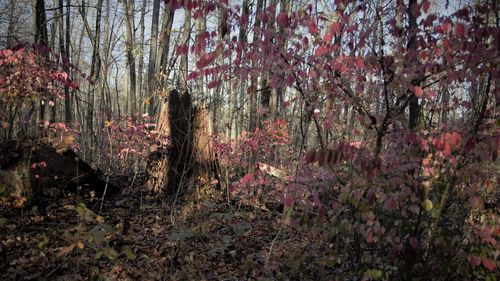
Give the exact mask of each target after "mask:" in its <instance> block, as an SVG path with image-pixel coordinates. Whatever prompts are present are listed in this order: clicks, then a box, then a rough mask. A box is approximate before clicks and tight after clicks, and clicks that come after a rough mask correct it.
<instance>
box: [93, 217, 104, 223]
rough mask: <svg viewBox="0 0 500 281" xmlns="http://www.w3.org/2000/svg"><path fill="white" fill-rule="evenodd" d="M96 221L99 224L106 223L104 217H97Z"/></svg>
mask: <svg viewBox="0 0 500 281" xmlns="http://www.w3.org/2000/svg"><path fill="white" fill-rule="evenodd" d="M95 220H96V221H97V222H98V223H104V217H103V216H97V217H96V218H95Z"/></svg>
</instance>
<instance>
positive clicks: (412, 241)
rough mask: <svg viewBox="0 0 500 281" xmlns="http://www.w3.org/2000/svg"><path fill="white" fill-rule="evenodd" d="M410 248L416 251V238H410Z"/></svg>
mask: <svg viewBox="0 0 500 281" xmlns="http://www.w3.org/2000/svg"><path fill="white" fill-rule="evenodd" d="M410 246H411V247H412V248H413V249H414V250H418V240H417V238H415V237H410Z"/></svg>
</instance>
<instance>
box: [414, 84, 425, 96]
mask: <svg viewBox="0 0 500 281" xmlns="http://www.w3.org/2000/svg"><path fill="white" fill-rule="evenodd" d="M414 91H415V96H416V97H417V98H419V97H421V96H422V94H423V91H422V88H421V87H419V86H415V89H414Z"/></svg>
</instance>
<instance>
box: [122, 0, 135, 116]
mask: <svg viewBox="0 0 500 281" xmlns="http://www.w3.org/2000/svg"><path fill="white" fill-rule="evenodd" d="M123 6H124V9H125V26H126V29H127V42H126V44H125V46H126V53H127V69H128V71H129V97H128V100H129V114H130V116H132V118H134V116H135V114H136V113H137V98H136V91H137V80H136V72H135V55H134V53H135V24H134V2H133V0H124V1H123Z"/></svg>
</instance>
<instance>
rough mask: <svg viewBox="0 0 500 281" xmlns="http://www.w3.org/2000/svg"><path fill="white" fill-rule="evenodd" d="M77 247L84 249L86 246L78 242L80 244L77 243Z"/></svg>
mask: <svg viewBox="0 0 500 281" xmlns="http://www.w3.org/2000/svg"><path fill="white" fill-rule="evenodd" d="M76 246H78V248H80V249H82V250H83V248H84V247H85V245H84V244H83V242H82V241H78V243H76Z"/></svg>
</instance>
